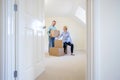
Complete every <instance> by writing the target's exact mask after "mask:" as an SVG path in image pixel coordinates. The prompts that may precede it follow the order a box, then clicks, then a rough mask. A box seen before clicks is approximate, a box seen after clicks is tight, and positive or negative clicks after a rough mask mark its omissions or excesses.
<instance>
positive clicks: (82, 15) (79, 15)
mask: <svg viewBox="0 0 120 80" xmlns="http://www.w3.org/2000/svg"><path fill="white" fill-rule="evenodd" d="M75 16H76V17H77V18H78V19H80V20H81V21H82V22H83V23H84V24H86V11H85V10H84V9H83V8H82V7H80V6H79V7H78V9H77V11H76V13H75Z"/></svg>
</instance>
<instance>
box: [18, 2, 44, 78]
mask: <svg viewBox="0 0 120 80" xmlns="http://www.w3.org/2000/svg"><path fill="white" fill-rule="evenodd" d="M17 4H18V11H17V18H16V20H17V28H16V35H17V38H16V41H17V61H16V62H17V64H16V66H17V70H18V77H17V80H35V79H36V77H38V76H39V75H40V74H41V73H42V72H43V71H44V69H45V66H44V29H43V26H44V0H17Z"/></svg>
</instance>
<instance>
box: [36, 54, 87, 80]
mask: <svg viewBox="0 0 120 80" xmlns="http://www.w3.org/2000/svg"><path fill="white" fill-rule="evenodd" d="M45 63H46V70H45V72H43V73H42V74H41V75H40V76H39V77H38V78H37V79H36V80H85V68H86V54H85V52H75V56H71V55H65V56H61V57H53V56H47V57H46V59H45Z"/></svg>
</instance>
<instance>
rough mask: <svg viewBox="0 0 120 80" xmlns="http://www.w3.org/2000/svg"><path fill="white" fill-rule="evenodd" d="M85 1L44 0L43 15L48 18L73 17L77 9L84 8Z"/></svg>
mask: <svg viewBox="0 0 120 80" xmlns="http://www.w3.org/2000/svg"><path fill="white" fill-rule="evenodd" d="M85 1H86V0H45V14H46V16H48V17H54V16H59V17H60V16H62V17H66V16H74V14H75V12H76V10H77V8H78V7H79V6H81V7H82V8H84V9H85V8H86V5H85V4H86V2H85Z"/></svg>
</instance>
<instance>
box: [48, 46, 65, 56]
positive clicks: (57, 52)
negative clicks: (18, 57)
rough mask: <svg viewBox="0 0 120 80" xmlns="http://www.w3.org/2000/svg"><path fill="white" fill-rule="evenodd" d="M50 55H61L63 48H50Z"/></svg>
mask: <svg viewBox="0 0 120 80" xmlns="http://www.w3.org/2000/svg"><path fill="white" fill-rule="evenodd" d="M49 54H50V55H52V56H63V55H64V49H63V48H50V53H49Z"/></svg>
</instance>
